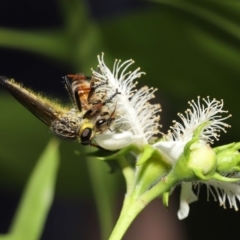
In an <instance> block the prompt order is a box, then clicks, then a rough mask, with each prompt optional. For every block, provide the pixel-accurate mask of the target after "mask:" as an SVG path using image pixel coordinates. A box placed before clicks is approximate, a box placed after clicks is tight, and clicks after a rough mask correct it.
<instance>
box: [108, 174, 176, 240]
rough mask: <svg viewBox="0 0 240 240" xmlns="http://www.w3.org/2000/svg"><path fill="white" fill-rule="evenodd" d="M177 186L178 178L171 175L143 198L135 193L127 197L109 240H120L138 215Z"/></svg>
mask: <svg viewBox="0 0 240 240" xmlns="http://www.w3.org/2000/svg"><path fill="white" fill-rule="evenodd" d="M175 184H176V177H175V176H174V175H173V174H171V173H170V174H169V175H168V176H167V177H166V178H165V179H163V180H161V181H160V182H159V183H157V184H156V185H155V186H153V187H152V188H151V189H149V190H148V191H147V192H145V193H144V194H143V195H142V196H138V197H137V196H136V194H135V191H133V192H132V193H131V195H129V196H126V197H125V199H124V203H123V208H122V211H121V213H120V216H119V219H118V221H117V224H116V225H115V227H114V229H113V232H112V234H111V236H110V238H109V240H120V239H122V237H123V236H124V234H125V232H126V231H127V229H128V228H129V226H130V225H131V223H132V222H133V220H134V219H135V218H136V217H137V215H138V214H139V213H140V212H141V211H142V210H143V209H144V208H145V207H146V206H147V205H148V204H149V203H150V202H151V201H152V200H153V199H155V198H156V197H159V196H161V195H163V193H165V192H168V191H169V190H170V189H171V188H172V187H173V186H174V185H175Z"/></svg>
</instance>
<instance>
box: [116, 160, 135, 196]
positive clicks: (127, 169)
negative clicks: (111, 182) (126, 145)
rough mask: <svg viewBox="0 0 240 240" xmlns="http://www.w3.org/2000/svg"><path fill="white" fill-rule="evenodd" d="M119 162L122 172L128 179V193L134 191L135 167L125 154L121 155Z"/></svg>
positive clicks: (126, 179)
mask: <svg viewBox="0 0 240 240" xmlns="http://www.w3.org/2000/svg"><path fill="white" fill-rule="evenodd" d="M118 163H119V165H120V167H121V168H122V173H123V176H124V178H125V181H126V188H127V189H126V195H128V194H129V193H131V192H132V189H133V187H134V182H135V174H134V170H133V168H132V167H131V166H130V165H129V164H128V162H127V160H126V158H125V157H124V156H121V157H119V159H118Z"/></svg>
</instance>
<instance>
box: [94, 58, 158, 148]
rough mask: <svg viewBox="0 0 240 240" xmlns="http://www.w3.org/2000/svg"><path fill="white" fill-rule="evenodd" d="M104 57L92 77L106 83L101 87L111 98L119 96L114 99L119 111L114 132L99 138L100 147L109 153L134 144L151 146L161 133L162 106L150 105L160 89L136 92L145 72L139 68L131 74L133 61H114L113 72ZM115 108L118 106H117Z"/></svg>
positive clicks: (143, 88)
mask: <svg viewBox="0 0 240 240" xmlns="http://www.w3.org/2000/svg"><path fill="white" fill-rule="evenodd" d="M103 58H104V54H102V55H101V56H98V63H99V66H98V67H99V71H94V70H92V71H93V76H94V77H95V78H96V79H98V80H99V81H100V82H103V83H104V82H107V84H105V85H103V86H102V87H101V89H102V90H106V92H107V95H108V97H110V96H111V95H113V94H114V93H116V91H118V92H120V94H117V95H116V96H115V97H114V102H113V103H112V104H113V105H114V106H112V107H113V108H115V107H116V115H115V118H116V120H115V121H114V126H113V127H111V128H113V129H114V131H107V132H104V134H100V135H99V136H97V137H96V141H97V143H98V144H99V145H100V146H101V147H103V148H105V149H108V150H116V149H121V148H123V147H125V146H128V145H129V144H131V143H134V144H136V145H144V144H147V143H149V141H150V140H151V138H152V137H153V135H155V134H156V133H158V132H159V123H158V122H159V119H160V117H159V116H158V115H157V114H158V113H159V112H160V111H161V108H160V105H159V104H150V103H149V101H150V100H151V99H152V98H154V92H155V91H156V90H157V89H154V88H148V87H147V86H145V87H142V88H141V89H139V90H136V84H137V82H136V81H135V80H136V78H139V77H140V76H141V75H142V74H145V73H144V72H140V68H137V69H136V70H134V71H133V72H131V71H128V68H129V67H130V65H132V64H133V63H134V61H133V60H127V61H125V62H123V63H122V62H121V60H115V63H114V66H113V71H112V72H111V71H110V70H109V68H108V67H107V66H106V64H105V63H104V59H103ZM115 104H116V106H115Z"/></svg>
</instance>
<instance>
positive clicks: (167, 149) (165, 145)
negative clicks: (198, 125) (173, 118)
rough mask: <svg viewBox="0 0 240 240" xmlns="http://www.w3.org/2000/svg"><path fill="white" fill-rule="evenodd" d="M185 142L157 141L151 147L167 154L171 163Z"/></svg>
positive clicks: (178, 154) (176, 158)
mask: <svg viewBox="0 0 240 240" xmlns="http://www.w3.org/2000/svg"><path fill="white" fill-rule="evenodd" d="M185 144H186V142H181V141H171V142H170V141H169V142H161V141H160V142H157V143H155V144H154V145H153V147H155V148H157V149H159V150H160V151H162V152H164V153H165V155H167V156H169V158H170V159H171V163H175V162H176V161H177V160H178V158H179V156H180V155H181V154H182V152H183V149H184V146H185Z"/></svg>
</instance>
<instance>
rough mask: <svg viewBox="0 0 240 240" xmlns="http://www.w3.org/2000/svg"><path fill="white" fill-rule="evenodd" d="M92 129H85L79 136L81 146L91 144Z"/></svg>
mask: <svg viewBox="0 0 240 240" xmlns="http://www.w3.org/2000/svg"><path fill="white" fill-rule="evenodd" d="M91 136H92V129H91V128H85V129H84V130H83V131H82V134H81V143H82V145H89V144H90V142H91Z"/></svg>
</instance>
